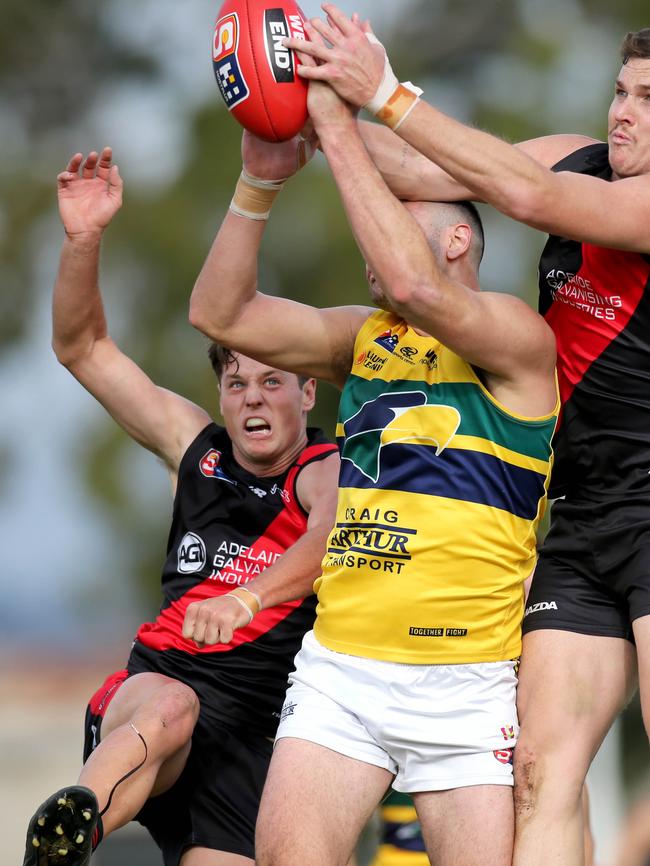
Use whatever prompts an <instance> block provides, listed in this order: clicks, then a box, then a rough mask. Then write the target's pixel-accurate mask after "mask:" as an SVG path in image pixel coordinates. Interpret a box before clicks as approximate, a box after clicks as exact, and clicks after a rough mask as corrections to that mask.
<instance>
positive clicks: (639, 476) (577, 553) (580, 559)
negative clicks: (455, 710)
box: [287, 3, 650, 866]
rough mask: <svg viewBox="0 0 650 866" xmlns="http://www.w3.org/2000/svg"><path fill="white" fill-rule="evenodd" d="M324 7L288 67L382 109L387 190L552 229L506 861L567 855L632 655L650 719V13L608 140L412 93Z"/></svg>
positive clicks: (375, 134) (569, 860)
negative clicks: (538, 130)
mask: <svg viewBox="0 0 650 866" xmlns="http://www.w3.org/2000/svg"><path fill="white" fill-rule="evenodd" d="M324 9H325V11H326V13H327V16H328V18H327V20H326V21H318V20H316V21H312V22H311V24H310V26H309V28H308V29H309V35H310V41H309V42H306V43H305V44H304V45H301V46H300V50H301V51H304V53H307V54H310V55H312V56H313V57H314V58H315V59H316V61H317V62H318V64H319V65H316V66H311V67H301V68H300V70H299V72H300V74H301V75H303V76H304V77H306V78H310V79H320V80H324V81H327V82H328V83H329V84H331V86H332V87H334V88H335V90H336V91H337V92H338V93H339V95H340V96H341V97H343V98H344V99H346V100H347V101H348V102H350V103H351V104H353V105H355V106H365V107H367V108H368V109H369V110H370V111H372V112H373V113H375V114H376V116H377V118H378V119H379V120H381V121H382V122H383V123H385V124H386V127H382V126H380V125H378V124H363V135H364V138H365V141H366V146H367V147H368V149H369V151H370V153H371V155H372V156H373V159H374V161H375V163H376V165H377V167H378V168H379V170H380V171H381V172H382V174H383V175H384V177H385V179H386V180H387V182H388V183H389V185H390V186H391V188H392V190H393V192H395V193H396V194H397V195H399V196H400V197H402V198H406V199H417V200H420V199H422V198H429V199H431V200H457V199H463V198H470V199H475V200H482V201H485V202H488V203H489V204H491V205H493V206H495V207H496V208H498V209H499V210H501V211H502V212H503V213H505V214H507V215H508V216H511V217H513V218H514V219H517V220H520V221H522V222H525V223H527V224H528V225H530V226H533V227H534V228H537V229H540V230H542V231H544V232H547V233H548V234H550V235H551V238H550V240H549V243H548V244H547V247H546V249H545V251H544V254H543V255H542V259H541V263H540V285H541V289H542V298H541V310H542V312H544V313H545V316H546V318H547V321H548V322H549V323H550V324H551V326H552V327H553V329H554V331H555V334H556V337H557V344H558V374H559V377H560V383H561V391H562V396H563V398H564V401H565V403H564V410H563V418H562V420H561V423H560V427H559V431H558V436H557V440H556V449H557V465H556V470H554V476H553V486H554V492H555V493H556V495H559V494H562V495H564V497H565V498H564V499H561V500H559V502H558V503H556V505H555V506H554V509H553V516H552V524H551V530H550V533H549V536H548V540H547V542H546V543H545V545H544V547H543V549H542V551H541V554H540V561H539V564H538V568H537V571H536V574H535V578H534V580H533V585H532V590H531V595H530V597H529V600H528V603H527V607H526V617H525V621H524V632H525V636H524V644H523V656H522V665H521V669H520V682H519V697H518V707H519V713H520V722H521V732H520V737H519V741H518V744H517V749H516V752H515V802H516V812H517V831H516V842H515V855H514V861H513V863H514V866H541V864H545V863H548V862H553V863H557V864H558V866H559V864H562V866H569V864H571V866H578V864H580V866H582V863H583V862H584V859H583V858H584V854H583V850H582V849H583V842H582V839H583V834H582V826H581V825H582V809H581V804H580V792H581V789H582V785H583V780H584V777H585V774H586V772H587V769H588V767H589V764H590V763H591V760H592V758H593V756H594V754H595V753H596V751H597V750H598V748H599V746H600V744H601V742H602V740H603V738H604V736H605V734H606V732H607V731H608V729H609V727H610V726H611V724H612V722H613V720H614V719H615V717H616V716H617V715H618V713H619V712H620V710H621V709H622V707H623V706H624V705H625V703H626V700H627V698H628V696H629V694H630V692H631V690H633V689H634V687H635V686H636V683H637V669H638V681H639V684H640V690H641V702H642V708H643V715H644V720H645V725H646V729H647V730H648V732H650V287H649V278H650V259H649V256H650V28H647V29H644V30H640V31H638V32H635V33H629V34H628V35H627V36H626V38H625V40H624V43H623V50H622V59H623V65H622V67H621V69H620V71H619V73H618V75H617V77H616V83H615V88H614V98H613V101H612V104H611V107H610V110H609V115H608V125H607V143H602V142H598V141H595V140H594V139H591V138H588V137H585V136H580V135H552V136H548V137H544V138H539V139H534V140H531V141H526V142H522V143H521V144H519V145H516V146H513V145H510V144H507V143H505V142H503V141H500V140H499V139H497V138H495V137H494V136H491V135H489V134H487V133H485V132H482V131H480V130H478V129H473V128H470V127H467V126H465V125H463V124H461V123H459V122H457V121H455V120H453V119H452V118H450V117H448V116H446V115H445V114H443V113H442V112H441V111H439V110H437V109H436V108H434V107H433V106H431V105H429V104H427V103H426V102H425V101H423V100H420V99H419V97H418V95H417V94H416V93H415V92H414V91H413V89H412V86H404V85H400V84H399V82H398V80H397V78H396V77H395V75H394V73H393V71H392V69H391V68H390V64H389V63H388V61H387V58H386V53H385V51H384V49H383V46H381V44H378V43H377V40H376V39H375V38H374V37H372V35H371V34H370V31H369V25H367V24H364V23H362V22H361V21H360V20H359V18H358V17H357V16H355V17H353V18H352V19H349V18H348V17H347V16H345V15H344V14H343V13H341V12H340V10H338V9H337V8H336V7H335V6H333V5H332V4H329V3H325V4H324ZM369 35H370V38H368V36H369ZM287 45H288V47H290V48H294V47H296V46H295V43H292V41H291V40H289V41H288V42H287ZM387 127H391V129H392V130H394V131H391V129H389V128H387ZM395 132H396V133H397V136H396V135H395ZM409 145H410V146H409ZM552 169H555V170H552Z"/></svg>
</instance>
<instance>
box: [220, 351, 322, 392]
mask: <svg viewBox="0 0 650 866" xmlns="http://www.w3.org/2000/svg"><path fill="white" fill-rule="evenodd" d="M208 358H209V359H210V363H211V364H212V369H213V370H214V372H215V375H216V377H217V379H218V381H219V382H221V377H222V376H223V374H224V371H225V369H226V367H229V366H230V365H231V364H235V365H236V366H235V372H237V371H238V370H239V361H238V360H237V353H236V352H233V351H232V349H227V348H226V347H225V346H221V345H220V344H219V343H214V342H213V343H210V345H209V346H208ZM297 379H298V385H299V386H300V387H301V388H302V387H303V385H304V384H305V382H308V381H309V377H308V376H297Z"/></svg>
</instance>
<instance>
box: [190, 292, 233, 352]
mask: <svg viewBox="0 0 650 866" xmlns="http://www.w3.org/2000/svg"><path fill="white" fill-rule="evenodd" d="M217 306H218V305H217V304H214V305H212V304H208V303H207V302H206V301H205V300H203V299H202V298H201V297H200V296H197V294H196V291H195V292H194V293H193V294H192V297H191V298H190V309H189V320H190V325H192V327H193V328H196V329H197V331H201V333H202V334H205V335H206V336H208V337H210V338H211V339H213V340H217V342H218V341H220V340H222V339H223V334H224V332H225V330H226V325H225V322H221V321H220V317H219V315H218V314H217V313H216V312H215V310H214V309H213V307H217Z"/></svg>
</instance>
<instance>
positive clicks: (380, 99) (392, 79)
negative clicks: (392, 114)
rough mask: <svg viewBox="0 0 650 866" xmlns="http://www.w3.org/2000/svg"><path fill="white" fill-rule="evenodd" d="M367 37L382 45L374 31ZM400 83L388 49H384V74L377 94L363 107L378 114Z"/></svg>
mask: <svg viewBox="0 0 650 866" xmlns="http://www.w3.org/2000/svg"><path fill="white" fill-rule="evenodd" d="M366 38H367V39H368V42H370V43H372V44H373V45H381V42H380V41H379V39H377V37H376V36H375V34H374V33H366ZM381 47H382V48H383V47H384V46H383V45H382V46H381ZM398 84H399V81H398V80H397V76H396V75H395V73H394V72H393V70H392V67H391V65H390V62H389V60H388V54H386V51H385V50H384V74H383V76H382V79H381V81H380V82H379V87H378V88H377V90H376V92H375V95H374V96H373V97H372V99H371V100H370V101H369V102H366V104H365V105H364V106H363V107H364V108H365V109H366V111H369V112H370V113H371V114H377V113H378V112H379V111H381V109H382V108H383V107H384V105H386V103H387V102H388V100H389V99H390V97H391V96H392V95H393V92H394V91H395V88H396V87H397V85H398Z"/></svg>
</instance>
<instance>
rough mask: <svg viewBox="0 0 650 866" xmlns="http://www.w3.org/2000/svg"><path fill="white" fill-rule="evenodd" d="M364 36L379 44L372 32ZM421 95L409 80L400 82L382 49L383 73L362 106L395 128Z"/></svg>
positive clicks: (411, 109) (369, 40)
mask: <svg viewBox="0 0 650 866" xmlns="http://www.w3.org/2000/svg"><path fill="white" fill-rule="evenodd" d="M366 38H367V39H368V42H371V43H372V44H373V45H381V42H380V41H379V40H378V39H377V37H376V36H375V34H374V33H366ZM382 47H383V46H382ZM421 96H422V89H421V88H420V87H416V85H415V84H412V83H411V82H410V81H404V82H403V83H402V84H400V82H399V81H398V80H397V76H396V75H395V73H394V72H393V70H392V68H391V65H390V63H389V60H388V55H387V54H386V51H384V74H383V76H382V79H381V82H380V84H379V87H378V88H377V91H376V93H375V95H374V96H373V97H372V99H371V100H369V101H368V102H366V104H365V105H364V106H363V107H364V108H365V109H366V111H369V112H370V113H371V114H374V115H375V117H377V119H378V120H381V121H382V123H385V124H386V126H389V127H390V128H391V129H393V130H396V129H399V127H400V126H401V125H402V124H403V123H404V121H405V120H406V118H407V117H408V116H409V114H410V113H411V112H412V111H413V109H414V108H415V105H416V103H417V102H418V100H419V98H420V97H421Z"/></svg>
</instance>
